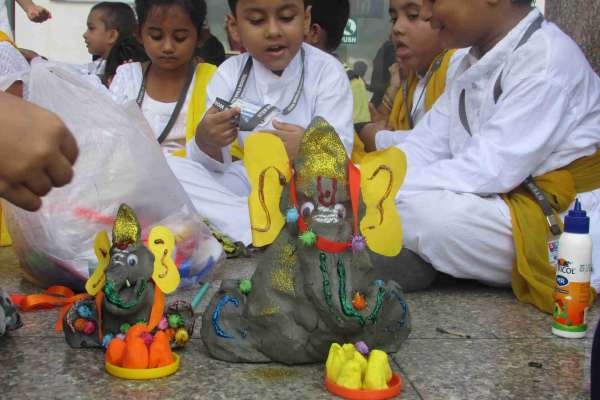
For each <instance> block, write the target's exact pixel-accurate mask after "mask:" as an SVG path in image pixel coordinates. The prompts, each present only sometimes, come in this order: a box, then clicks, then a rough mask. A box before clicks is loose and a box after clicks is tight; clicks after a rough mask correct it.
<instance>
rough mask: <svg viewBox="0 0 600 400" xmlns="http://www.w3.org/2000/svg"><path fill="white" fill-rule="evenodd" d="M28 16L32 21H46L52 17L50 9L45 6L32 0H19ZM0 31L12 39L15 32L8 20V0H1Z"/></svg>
mask: <svg viewBox="0 0 600 400" xmlns="http://www.w3.org/2000/svg"><path fill="white" fill-rule="evenodd" d="M17 3H19V5H20V6H21V8H22V9H23V11H25V14H27V18H29V20H30V21H32V22H40V23H41V22H45V21H46V20H48V19H50V18H52V14H50V11H48V10H47V9H45V8H44V7H40V6H38V5H36V4H35V3H34V2H32V1H31V0H17ZM0 32H4V33H5V34H6V35H7V36H8V37H9V38H10V39H12V38H13V32H12V29H11V27H10V24H9V21H8V10H7V8H6V0H0Z"/></svg>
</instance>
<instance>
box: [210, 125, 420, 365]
mask: <svg viewBox="0 0 600 400" xmlns="http://www.w3.org/2000/svg"><path fill="white" fill-rule="evenodd" d="M244 153H245V156H244V164H245V166H246V169H247V171H248V177H249V179H250V182H251V184H252V193H251V194H250V197H249V200H248V202H249V208H250V220H251V223H252V235H253V244H254V245H255V246H257V247H262V246H267V245H268V246H269V247H268V248H267V249H266V250H265V251H264V253H261V255H260V256H259V259H258V260H257V265H258V267H257V270H256V272H255V274H254V276H253V277H252V280H251V282H249V281H244V282H241V284H240V282H234V281H225V282H223V285H222V287H221V291H220V292H219V293H217V295H216V296H215V297H214V298H213V299H212V301H211V303H210V305H209V307H208V310H207V311H206V312H205V314H204V317H203V321H202V339H203V340H204V342H205V344H206V346H207V348H208V351H209V353H210V354H211V355H212V356H213V357H216V358H219V359H222V360H226V361H233V362H267V361H278V362H282V363H285V364H300V363H310V362H319V361H323V360H324V359H325V357H326V355H327V351H328V349H329V346H330V345H331V343H334V342H338V343H340V342H341V343H348V342H356V341H359V340H363V341H365V342H366V343H367V344H368V346H369V347H371V348H378V349H381V350H383V351H387V352H392V351H397V350H398V348H399V346H400V344H401V343H402V342H403V341H404V339H406V337H407V336H408V334H409V331H410V316H409V311H408V307H407V304H406V302H405V301H404V298H403V296H402V291H401V289H400V287H399V286H398V284H397V283H395V282H392V281H388V282H384V281H382V280H380V279H378V278H377V276H375V272H374V269H373V266H372V264H371V260H370V256H369V252H374V253H378V254H380V255H384V256H395V255H397V254H398V253H399V252H400V250H401V247H402V226H401V224H400V217H399V216H398V213H397V211H396V206H395V204H394V197H395V194H396V192H397V191H398V189H399V188H400V185H401V183H402V181H403V180H404V175H405V172H406V160H405V156H404V154H403V153H402V152H401V151H400V150H398V149H396V148H392V149H388V150H385V151H383V152H378V153H371V154H369V155H367V156H366V157H365V158H364V160H363V161H362V163H361V165H360V169H359V168H357V167H356V166H354V165H353V164H352V162H351V161H350V160H348V157H347V154H346V151H345V149H344V146H343V145H342V143H341V141H340V139H339V136H338V135H337V134H336V132H335V131H334V129H333V128H332V127H331V126H330V125H329V124H328V123H327V122H326V121H325V120H323V119H322V118H317V119H315V120H314V121H313V122H312V124H311V126H310V127H309V128H308V129H307V131H306V132H305V133H304V136H303V138H302V142H301V144H300V149H299V152H298V156H297V159H296V160H295V163H294V165H293V167H292V168H290V163H289V160H288V157H287V154H286V151H285V148H284V146H283V143H282V142H281V140H280V139H279V138H277V137H276V136H274V135H272V134H266V133H255V134H253V135H251V136H250V137H248V139H247V140H246V142H245V145H244ZM265 154H268V155H269V157H265V156H264V155H265Z"/></svg>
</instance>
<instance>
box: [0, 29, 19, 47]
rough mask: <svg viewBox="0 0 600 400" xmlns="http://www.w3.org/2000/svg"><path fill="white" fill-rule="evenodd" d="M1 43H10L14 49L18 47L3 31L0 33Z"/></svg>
mask: <svg viewBox="0 0 600 400" xmlns="http://www.w3.org/2000/svg"><path fill="white" fill-rule="evenodd" d="M0 42H8V43H10V44H12V45H13V46H14V47H17V45H16V44H15V42H13V41H12V39H11V38H10V37H9V36H8V35H7V34H6V33H4V32H2V31H0Z"/></svg>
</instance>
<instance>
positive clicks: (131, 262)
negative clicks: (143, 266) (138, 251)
mask: <svg viewBox="0 0 600 400" xmlns="http://www.w3.org/2000/svg"><path fill="white" fill-rule="evenodd" d="M137 263H138V258H137V256H136V255H135V254H130V255H129V256H128V257H127V264H128V265H129V266H131V267H135V266H136V265H137Z"/></svg>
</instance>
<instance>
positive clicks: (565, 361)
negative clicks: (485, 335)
mask: <svg viewBox="0 0 600 400" xmlns="http://www.w3.org/2000/svg"><path fill="white" fill-rule="evenodd" d="M590 350H591V346H590V345H589V343H587V342H586V341H585V340H569V339H505V340H500V339H472V340H465V339H412V340H409V341H408V342H407V343H405V345H403V347H402V349H401V351H400V352H399V353H398V354H397V355H396V362H397V363H398V365H399V366H400V368H401V370H402V372H403V373H404V374H405V375H406V376H407V377H408V378H409V379H410V380H411V382H412V383H413V384H414V385H415V388H416V390H417V391H418V393H419V394H420V395H421V396H422V397H423V398H424V399H427V400H429V399H431V400H436V399H440V400H442V399H443V400H452V399H461V400H469V399H493V400H497V399H589V397H590V393H589V353H590ZM530 362H533V363H537V364H536V365H535V366H530V365H529V363H530Z"/></svg>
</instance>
